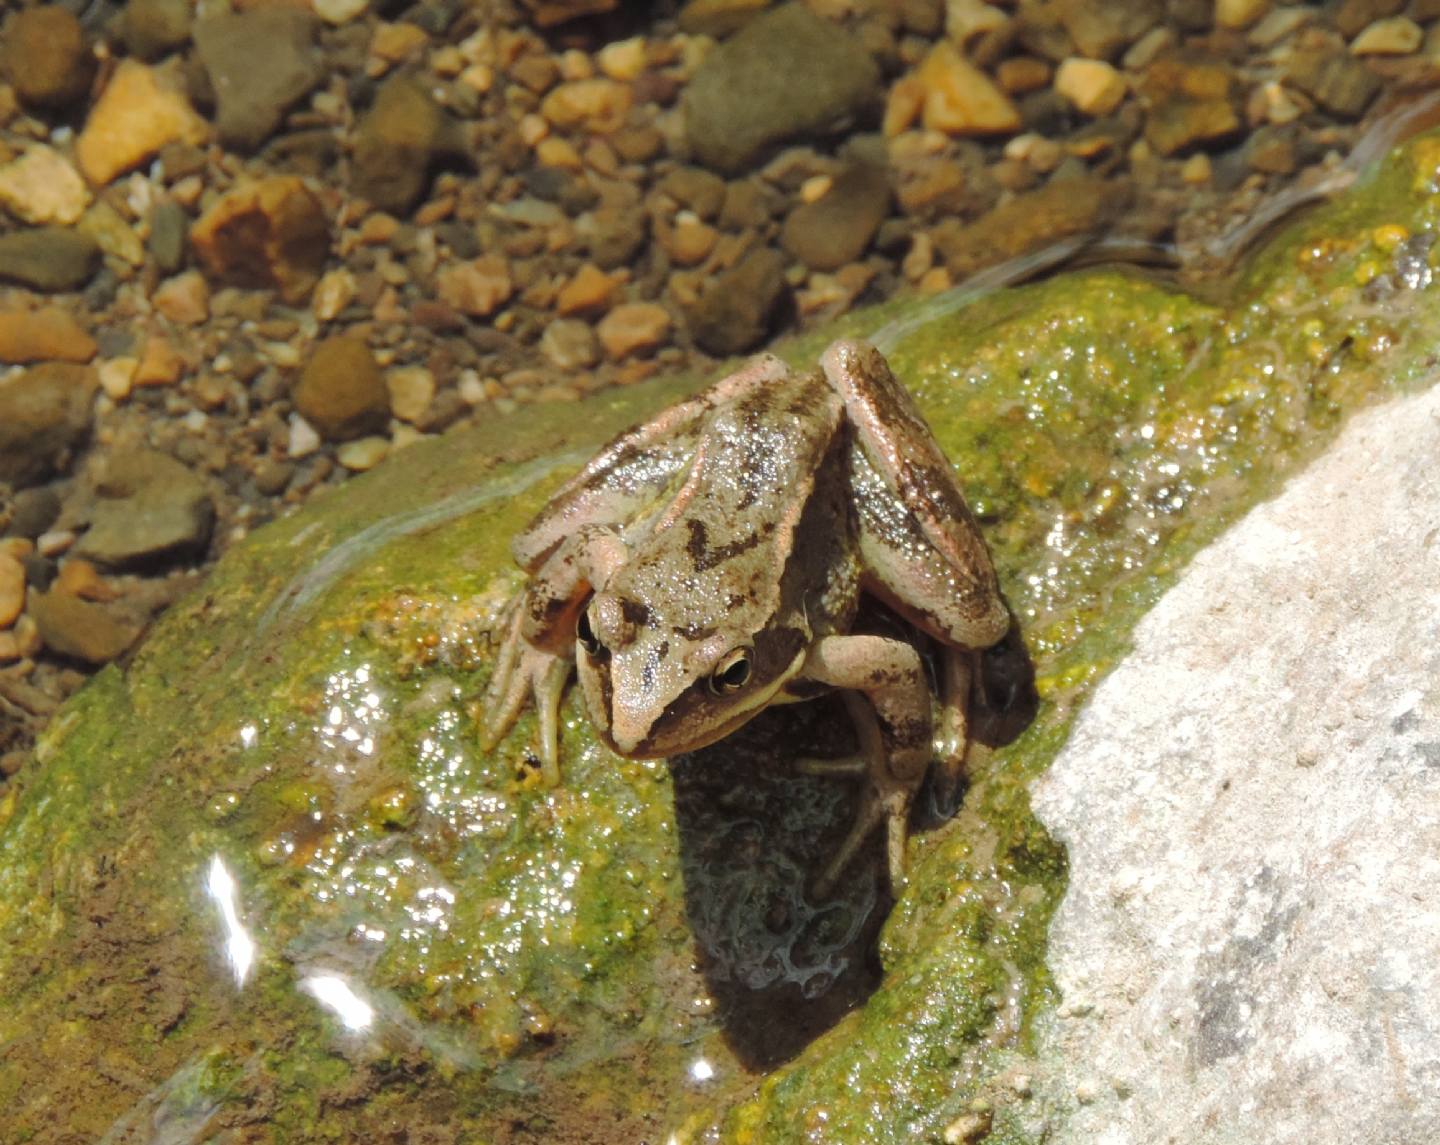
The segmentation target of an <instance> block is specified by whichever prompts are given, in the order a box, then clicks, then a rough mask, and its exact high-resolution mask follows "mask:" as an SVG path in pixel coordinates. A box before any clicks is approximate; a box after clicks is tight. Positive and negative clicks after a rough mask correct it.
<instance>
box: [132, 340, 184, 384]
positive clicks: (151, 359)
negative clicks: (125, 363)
mask: <svg viewBox="0 0 1440 1145" xmlns="http://www.w3.org/2000/svg"><path fill="white" fill-rule="evenodd" d="M184 373H185V359H184V358H182V357H181V356H180V351H179V350H177V349H175V347H174V346H173V345H171V343H170V340H169V339H168V338H164V337H162V336H160V335H158V334H152V335H151V336H150V337H149V338H146V339H145V346H144V349H142V350H141V351H140V362H139V364H138V365H137V366H136V367H135V376H134V378H133V382H134V384H135V385H137V386H173V385H174V384H175V383H176V382H178V381H179V380H180V377H181V375H182V374H184Z"/></svg>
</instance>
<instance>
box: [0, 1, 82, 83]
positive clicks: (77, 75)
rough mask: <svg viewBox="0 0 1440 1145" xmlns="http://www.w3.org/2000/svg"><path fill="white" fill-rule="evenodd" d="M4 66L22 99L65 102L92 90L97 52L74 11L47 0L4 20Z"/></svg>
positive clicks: (0, 60) (0, 43) (0, 49)
mask: <svg viewBox="0 0 1440 1145" xmlns="http://www.w3.org/2000/svg"><path fill="white" fill-rule="evenodd" d="M0 72H3V73H4V76H5V78H6V79H7V80H9V81H10V83H11V85H12V86H13V87H14V88H15V94H16V95H18V96H19V97H20V101H21V102H22V103H25V104H28V105H30V106H32V107H64V106H66V105H67V104H71V103H75V102H76V101H78V100H79V99H80V98H81V97H82V96H84V95H85V93H86V92H87V91H89V90H90V80H91V77H92V76H94V74H95V55H94V53H93V52H92V51H91V50H90V45H89V43H87V42H86V37H85V30H84V28H82V27H81V26H80V21H79V20H78V19H76V18H75V16H74V14H73V13H71V12H70V11H68V10H67V9H65V8H62V7H61V6H60V5H59V4H47V5H44V6H41V7H36V8H26V9H24V10H22V11H19V12H16V13H14V14H13V15H12V16H11V17H10V19H9V20H7V21H6V22H5V30H4V38H3V40H0Z"/></svg>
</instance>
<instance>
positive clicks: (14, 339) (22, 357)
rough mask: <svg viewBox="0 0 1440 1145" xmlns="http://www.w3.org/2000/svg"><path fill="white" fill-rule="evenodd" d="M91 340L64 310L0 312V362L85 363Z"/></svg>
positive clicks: (93, 349)
mask: <svg viewBox="0 0 1440 1145" xmlns="http://www.w3.org/2000/svg"><path fill="white" fill-rule="evenodd" d="M97 349H98V347H97V346H96V344H95V339H94V338H92V337H91V336H90V333H89V331H87V330H86V329H85V328H84V327H83V326H81V325H80V323H79V322H77V321H76V320H75V318H74V317H73V316H72V315H71V314H70V312H69V311H68V310H62V309H60V308H59V307H58V306H45V307H42V308H41V309H39V310H4V311H0V362H12V363H29V362H45V361H57V362H88V361H89V360H90V359H91V358H93V357H94V356H95V353H96V350H97Z"/></svg>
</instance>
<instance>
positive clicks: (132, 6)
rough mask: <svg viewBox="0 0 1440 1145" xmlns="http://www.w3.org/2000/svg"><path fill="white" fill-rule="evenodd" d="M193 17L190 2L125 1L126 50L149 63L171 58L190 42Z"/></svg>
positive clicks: (122, 30)
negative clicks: (178, 49) (162, 57)
mask: <svg viewBox="0 0 1440 1145" xmlns="http://www.w3.org/2000/svg"><path fill="white" fill-rule="evenodd" d="M191 15H192V14H191V6H190V3H189V0H126V4H125V10H124V12H123V13H122V15H121V17H120V36H121V39H123V40H124V41H125V50H126V51H127V52H128V53H129V54H130V55H132V56H137V57H139V58H140V59H142V60H147V61H154V60H158V59H159V58H160V57H161V56H166V55H169V54H170V53H171V52H173V51H174V50H175V49H176V48H182V47H184V46H185V44H187V43H188V42H189V40H190V23H191Z"/></svg>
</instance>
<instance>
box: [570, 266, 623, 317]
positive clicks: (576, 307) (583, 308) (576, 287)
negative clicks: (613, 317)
mask: <svg viewBox="0 0 1440 1145" xmlns="http://www.w3.org/2000/svg"><path fill="white" fill-rule="evenodd" d="M618 285H619V281H618V279H617V278H616V277H615V276H613V275H609V274H606V273H605V272H604V271H603V270H601V269H600V268H599V267H598V266H596V265H595V264H594V263H593V262H587V263H586V264H585V265H584V266H582V267H581V268H580V269H579V270H578V271H576V272H575V277H574V278H572V279H571V280H570V281H569V282H567V283H566V284H565V285H564V286H562V287H561V288H560V293H559V294H557V295H556V296H555V309H556V310H557V311H559V313H560V314H562V315H564V316H565V317H571V316H574V315H577V314H593V313H596V312H598V311H600V310H604V309H605V307H607V306H609V305H610V300H611V299H612V298H614V296H615V288H616V287H617V286H618Z"/></svg>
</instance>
